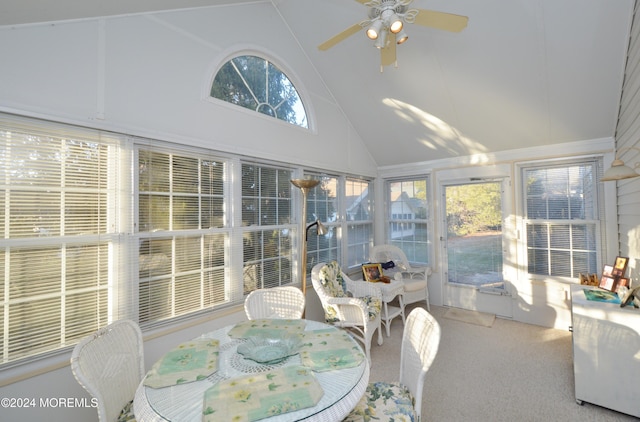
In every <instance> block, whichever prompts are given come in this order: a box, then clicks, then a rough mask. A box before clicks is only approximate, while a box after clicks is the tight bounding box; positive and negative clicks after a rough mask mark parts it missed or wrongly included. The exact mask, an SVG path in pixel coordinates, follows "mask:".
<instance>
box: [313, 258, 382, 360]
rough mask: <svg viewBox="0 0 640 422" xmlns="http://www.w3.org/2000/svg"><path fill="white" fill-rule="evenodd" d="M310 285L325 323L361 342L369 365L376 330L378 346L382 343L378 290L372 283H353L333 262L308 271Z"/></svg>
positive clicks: (380, 301) (379, 293)
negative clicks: (311, 284) (321, 310)
mask: <svg viewBox="0 0 640 422" xmlns="http://www.w3.org/2000/svg"><path fill="white" fill-rule="evenodd" d="M311 282H312V283H313V288H314V290H315V291H316V293H317V294H318V298H319V299H320V302H321V304H322V308H323V309H324V312H325V319H326V322H327V323H329V324H332V325H335V326H337V327H340V328H344V329H347V330H349V332H350V334H351V335H352V336H353V337H354V338H356V339H357V340H359V341H360V342H362V344H363V346H364V350H365V354H366V355H367V359H368V360H369V362H371V353H370V351H371V340H372V338H373V334H374V333H375V331H376V330H377V331H378V345H381V344H382V342H383V339H382V330H381V328H380V310H381V306H382V293H381V292H380V288H379V287H377V286H375V284H373V283H356V282H354V281H353V280H351V279H350V278H349V277H347V276H346V274H345V273H343V272H342V271H341V270H340V266H339V265H338V263H337V262H335V261H332V262H330V263H328V264H327V263H324V262H321V263H319V264H317V265H315V266H314V267H313V269H312V270H311ZM343 282H344V284H343Z"/></svg>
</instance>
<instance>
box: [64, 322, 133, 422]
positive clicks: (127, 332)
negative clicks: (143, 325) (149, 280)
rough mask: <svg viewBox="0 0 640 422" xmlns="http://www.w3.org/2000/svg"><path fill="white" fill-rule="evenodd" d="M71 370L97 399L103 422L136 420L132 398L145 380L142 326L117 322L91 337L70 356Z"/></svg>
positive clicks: (81, 343) (84, 340) (99, 414)
mask: <svg viewBox="0 0 640 422" xmlns="http://www.w3.org/2000/svg"><path fill="white" fill-rule="evenodd" d="M71 371H72V372H73V375H74V376H75V378H76V380H78V382H79V383H80V385H82V387H84V389H85V390H87V391H88V392H89V394H91V395H92V396H93V397H94V398H95V399H96V402H97V403H96V404H97V410H98V419H99V420H100V421H101V422H113V421H116V420H118V421H133V420H135V419H134V417H133V405H132V402H133V396H134V395H135V392H136V389H137V388H138V385H139V384H140V382H141V381H142V378H143V377H144V374H145V372H144V354H143V340H142V333H141V332H140V327H138V325H137V324H136V323H135V322H133V321H129V320H119V321H115V322H113V323H111V324H109V325H107V326H106V327H103V328H101V329H99V330H98V331H96V332H95V333H94V334H92V335H89V336H87V337H85V338H83V339H82V340H80V342H79V343H78V344H77V345H76V346H75V348H74V349H73V353H72V354H71Z"/></svg>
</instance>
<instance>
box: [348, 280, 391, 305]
mask: <svg viewBox="0 0 640 422" xmlns="http://www.w3.org/2000/svg"><path fill="white" fill-rule="evenodd" d="M345 282H346V285H347V291H348V292H349V293H351V294H352V295H353V297H364V296H370V297H374V298H378V299H380V300H382V291H381V290H380V287H378V286H376V285H375V283H370V282H368V281H359V280H351V279H348V278H347V279H345Z"/></svg>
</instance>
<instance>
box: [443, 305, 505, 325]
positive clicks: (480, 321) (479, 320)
mask: <svg viewBox="0 0 640 422" xmlns="http://www.w3.org/2000/svg"><path fill="white" fill-rule="evenodd" d="M443 317H444V318H447V319H452V320H454V321H460V322H466V323H467V324H475V325H481V326H483V327H491V326H492V325H493V321H494V320H495V319H496V316H495V315H494V314H486V313H483V312H477V311H469V310H466V309H459V308H448V309H447V311H446V312H445V313H444V315H443Z"/></svg>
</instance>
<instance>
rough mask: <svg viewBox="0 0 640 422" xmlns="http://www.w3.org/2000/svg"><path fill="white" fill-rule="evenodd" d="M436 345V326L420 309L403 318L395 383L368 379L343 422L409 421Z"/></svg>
mask: <svg viewBox="0 0 640 422" xmlns="http://www.w3.org/2000/svg"><path fill="white" fill-rule="evenodd" d="M439 346H440V325H439V324H438V322H437V321H436V320H435V318H434V317H433V316H432V315H431V314H430V313H429V312H427V311H426V310H425V309H424V308H420V307H417V308H415V309H414V310H413V311H411V313H410V314H409V316H408V317H407V322H406V325H405V328H404V332H403V333H402V348H401V352H400V379H399V380H398V382H392V383H389V382H370V383H369V386H368V387H367V391H366V392H365V394H364V396H363V397H362V399H361V400H360V402H359V403H358V404H357V405H356V407H355V409H354V410H353V411H352V412H351V414H350V415H349V416H347V418H346V419H344V421H345V422H356V421H365V420H370V419H371V418H369V416H370V415H373V414H375V418H374V419H375V420H376V421H380V422H382V421H391V420H395V421H399V420H403V421H404V420H407V421H408V420H411V421H413V422H418V421H419V420H420V415H421V413H422V390H423V387H424V379H425V377H426V374H427V371H428V370H429V368H430V367H431V364H432V363H433V360H434V359H435V357H436V354H437V353H438V347H439Z"/></svg>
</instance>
